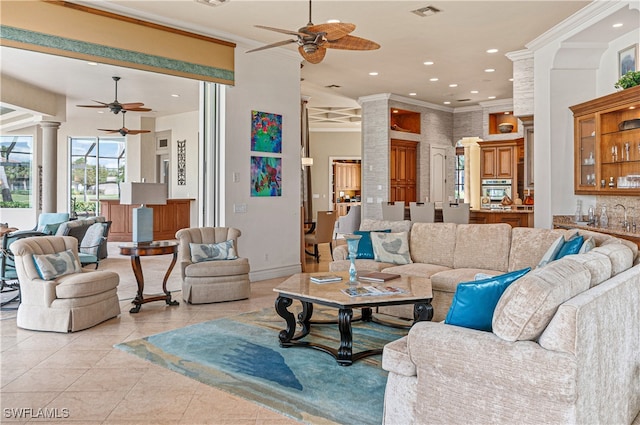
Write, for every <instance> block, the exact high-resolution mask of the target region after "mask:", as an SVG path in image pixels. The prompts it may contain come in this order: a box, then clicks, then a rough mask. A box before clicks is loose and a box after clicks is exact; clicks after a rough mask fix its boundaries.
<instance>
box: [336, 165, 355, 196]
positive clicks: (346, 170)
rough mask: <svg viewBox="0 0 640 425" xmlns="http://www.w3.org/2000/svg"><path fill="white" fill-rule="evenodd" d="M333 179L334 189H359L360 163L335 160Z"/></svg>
mask: <svg viewBox="0 0 640 425" xmlns="http://www.w3.org/2000/svg"><path fill="white" fill-rule="evenodd" d="M334 179H335V180H334V181H335V187H336V191H350V190H360V164H359V163H350V162H337V163H336V164H335V170H334Z"/></svg>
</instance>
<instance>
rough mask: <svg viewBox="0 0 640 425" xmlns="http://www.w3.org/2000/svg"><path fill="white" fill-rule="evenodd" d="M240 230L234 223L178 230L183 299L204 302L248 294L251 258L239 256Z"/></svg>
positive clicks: (196, 302)
mask: <svg viewBox="0 0 640 425" xmlns="http://www.w3.org/2000/svg"><path fill="white" fill-rule="evenodd" d="M240 235H241V232H240V230H238V229H235V228H233V227H192V228H187V229H181V230H178V232H177V233H176V239H178V240H179V241H180V248H179V250H178V258H179V262H180V273H181V277H182V299H183V300H184V301H185V302H188V303H190V304H205V303H214V302H222V301H233V300H240V299H244V298H249V296H250V295H251V286H250V281H249V260H248V259H247V258H241V257H239V256H238V238H239V237H240Z"/></svg>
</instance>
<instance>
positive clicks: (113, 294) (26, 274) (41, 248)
mask: <svg viewBox="0 0 640 425" xmlns="http://www.w3.org/2000/svg"><path fill="white" fill-rule="evenodd" d="M11 252H12V253H13V255H14V261H15V267H16V271H17V273H18V279H19V280H20V288H21V291H22V303H21V304H20V306H19V307H18V317H17V325H18V327H20V328H24V329H32V330H38V331H52V332H75V331H79V330H82V329H87V328H90V327H92V326H95V325H97V324H98V323H101V322H103V321H105V320H108V319H111V318H112V317H116V316H118V315H119V314H120V304H119V302H118V294H117V288H118V284H119V282H120V277H119V276H118V274H117V273H114V272H109V271H87V270H82V268H81V267H80V260H79V259H78V241H77V239H75V238H73V237H71V236H40V237H37V238H25V239H20V240H17V241H15V242H14V243H13V244H12V245H11Z"/></svg>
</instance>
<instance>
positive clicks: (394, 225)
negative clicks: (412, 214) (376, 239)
mask: <svg viewBox="0 0 640 425" xmlns="http://www.w3.org/2000/svg"><path fill="white" fill-rule="evenodd" d="M383 229H391V231H392V232H394V233H398V232H408V231H410V230H411V221H410V220H401V221H389V220H374V219H371V218H365V219H364V220H362V223H360V230H383Z"/></svg>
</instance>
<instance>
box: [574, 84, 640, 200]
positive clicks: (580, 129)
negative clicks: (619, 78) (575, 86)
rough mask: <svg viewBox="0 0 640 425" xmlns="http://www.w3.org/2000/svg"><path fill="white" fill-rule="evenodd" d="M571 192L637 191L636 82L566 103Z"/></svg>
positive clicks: (639, 102) (639, 93)
mask: <svg viewBox="0 0 640 425" xmlns="http://www.w3.org/2000/svg"><path fill="white" fill-rule="evenodd" d="M570 109H571V111H572V112H573V117H574V192H575V193H576V194H579V195H582V194H593V195H631V196H638V195H640V127H638V128H632V127H635V126H636V125H634V124H637V123H638V122H640V86H636V87H632V88H629V89H626V90H622V91H619V92H616V93H613V94H610V95H607V96H603V97H599V98H597V99H593V100H591V101H588V102H584V103H581V104H578V105H574V106H571V107H570Z"/></svg>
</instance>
